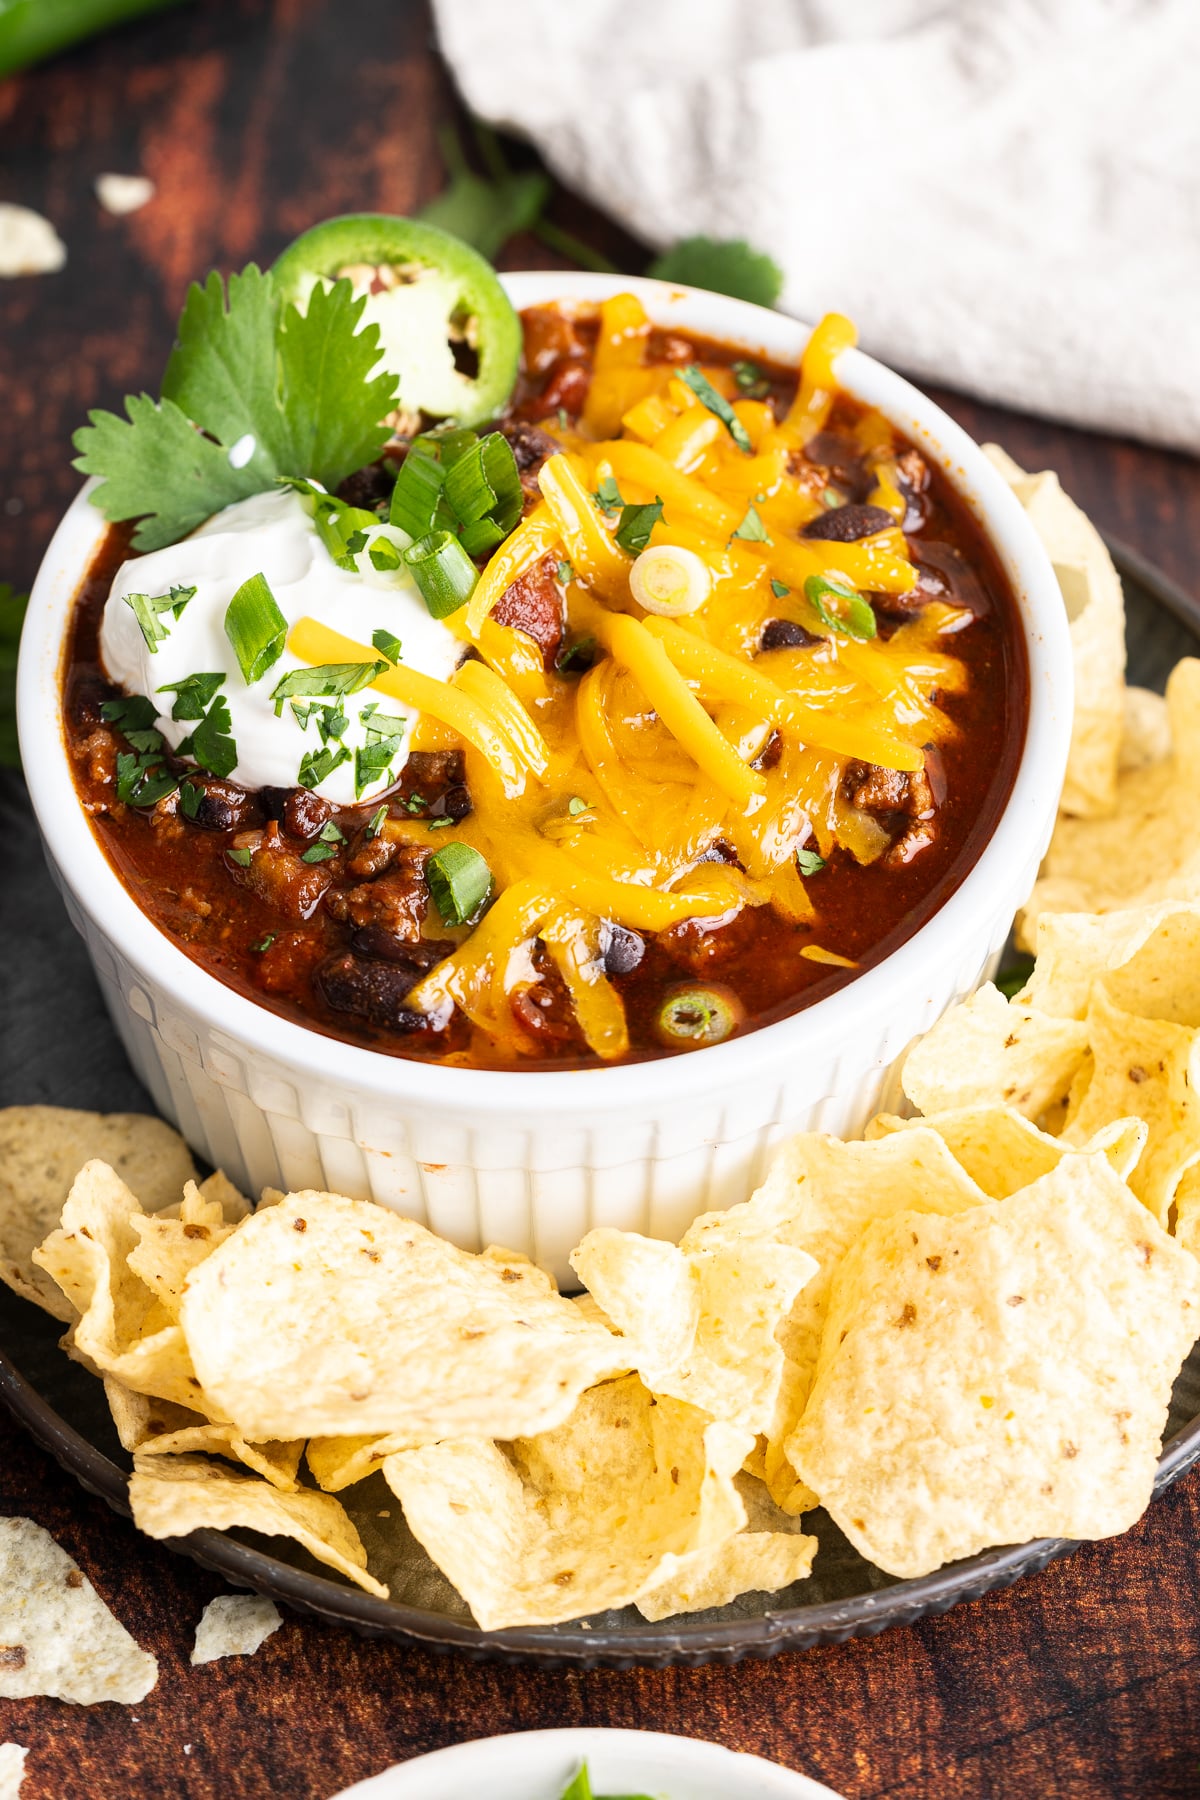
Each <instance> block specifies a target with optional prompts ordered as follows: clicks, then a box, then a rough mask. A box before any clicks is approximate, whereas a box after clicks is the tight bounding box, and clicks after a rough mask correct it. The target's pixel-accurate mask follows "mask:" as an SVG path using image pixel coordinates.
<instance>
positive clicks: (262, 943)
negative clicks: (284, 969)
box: [250, 931, 276, 956]
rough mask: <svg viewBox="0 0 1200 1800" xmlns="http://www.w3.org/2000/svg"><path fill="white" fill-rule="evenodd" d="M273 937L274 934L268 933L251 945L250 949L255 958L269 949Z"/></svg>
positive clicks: (273, 939)
mask: <svg viewBox="0 0 1200 1800" xmlns="http://www.w3.org/2000/svg"><path fill="white" fill-rule="evenodd" d="M275 937H276V933H275V932H273V931H268V933H267V935H266V937H261V938H259V940H258V942H257V944H251V946H250V948H251V950H253V952H254V954H255V955H256V956H261V955H262V953H263V951H264V950H269V949H270V948H271V945H272V944H273V943H274V942H275Z"/></svg>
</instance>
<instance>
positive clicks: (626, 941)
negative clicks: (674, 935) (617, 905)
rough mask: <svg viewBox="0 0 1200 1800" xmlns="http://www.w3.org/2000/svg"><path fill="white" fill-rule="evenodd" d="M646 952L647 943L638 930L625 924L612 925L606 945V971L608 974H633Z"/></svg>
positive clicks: (609, 928)
mask: <svg viewBox="0 0 1200 1800" xmlns="http://www.w3.org/2000/svg"><path fill="white" fill-rule="evenodd" d="M645 954H646V943H645V939H644V938H640V937H639V936H638V934H637V932H636V931H629V930H628V929H627V928H626V927H625V926H624V925H610V926H609V927H608V939H607V942H606V943H605V946H604V971H605V974H607V975H632V973H633V971H634V970H635V969H636V968H637V966H638V964H639V963H640V962H641V960H642V958H643V956H645Z"/></svg>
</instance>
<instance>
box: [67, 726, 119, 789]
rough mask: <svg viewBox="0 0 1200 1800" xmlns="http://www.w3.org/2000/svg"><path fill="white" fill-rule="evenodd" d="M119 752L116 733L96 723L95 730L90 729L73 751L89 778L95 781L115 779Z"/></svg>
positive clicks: (106, 781) (105, 781) (107, 781)
mask: <svg viewBox="0 0 1200 1800" xmlns="http://www.w3.org/2000/svg"><path fill="white" fill-rule="evenodd" d="M120 753H121V746H120V745H119V744H118V742H117V739H116V735H115V733H113V732H111V731H110V730H109V729H108V727H107V726H106V725H98V726H97V727H96V730H95V731H90V732H89V733H88V735H87V737H85V738H84V740H83V742H82V743H81V744H79V745H78V747H77V748H76V752H75V754H76V755H77V756H78V758H79V760H80V762H82V763H83V764H84V766H85V768H86V769H87V773H88V778H89V780H91V781H94V782H97V783H99V782H104V783H109V782H112V781H115V780H116V775H117V757H118V756H119V755H120Z"/></svg>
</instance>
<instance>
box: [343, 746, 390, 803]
mask: <svg viewBox="0 0 1200 1800" xmlns="http://www.w3.org/2000/svg"><path fill="white" fill-rule="evenodd" d="M399 748H400V740H399V739H398V738H390V737H388V738H374V739H371V740H370V741H369V742H367V743H366V744H364V745H363V746H362V747H361V748H360V749H358V750H356V751H355V752H354V797H355V799H356V800H357V799H360V798H361V797H362V795H363V794H364V793H365V792H366V790H367V788H369V787H373V786H374V784H375V783H376V782H377V781H378V780H379V779H380V777H381V776H384V775H388V774H390V771H391V765H392V763H393V762H394V761H395V760H396V755H397V752H398V751H399Z"/></svg>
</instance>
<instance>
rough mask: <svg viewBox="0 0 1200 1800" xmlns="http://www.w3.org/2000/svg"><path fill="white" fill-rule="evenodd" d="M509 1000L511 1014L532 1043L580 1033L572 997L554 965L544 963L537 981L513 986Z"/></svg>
mask: <svg viewBox="0 0 1200 1800" xmlns="http://www.w3.org/2000/svg"><path fill="white" fill-rule="evenodd" d="M508 1003H509V1006H510V1007H511V1008H512V1013H513V1017H514V1018H515V1019H516V1021H517V1023H518V1024H519V1025H521V1026H523V1027H524V1029H525V1030H526V1031H527V1032H528V1033H529V1034H530V1036H531V1037H532V1039H533V1042H534V1045H535V1046H536V1045H538V1044H541V1043H547V1042H548V1043H553V1044H565V1043H568V1042H569V1041H570V1040H571V1039H572V1038H574V1037H577V1036H578V1035H579V1033H578V1027H577V1025H576V1023H575V1011H574V1008H573V1007H572V1005H571V997H570V995H569V994H568V993H567V990H566V988H565V987H564V985H563V982H562V979H561V977H560V976H559V974H558V971H557V970H556V969H554V968H553V967H547V969H546V971H545V973H544V974H543V975H541V976H540V978H539V979H538V980H537V981H530V982H523V983H521V985H519V986H518V987H515V988H514V989H513V991H512V993H511V994H510V995H509V1002H508Z"/></svg>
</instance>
